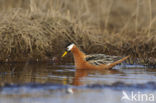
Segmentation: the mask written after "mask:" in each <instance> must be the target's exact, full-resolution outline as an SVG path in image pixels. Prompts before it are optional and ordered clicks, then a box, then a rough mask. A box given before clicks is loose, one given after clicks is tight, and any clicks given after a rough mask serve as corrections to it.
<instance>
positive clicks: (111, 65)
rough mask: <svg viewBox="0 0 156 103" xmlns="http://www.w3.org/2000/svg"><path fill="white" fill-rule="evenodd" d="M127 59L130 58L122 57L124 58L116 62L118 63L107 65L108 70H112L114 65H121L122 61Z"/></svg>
mask: <svg viewBox="0 0 156 103" xmlns="http://www.w3.org/2000/svg"><path fill="white" fill-rule="evenodd" d="M129 57H130V56H126V57H124V58H122V59H120V60H118V61H116V62H114V63H111V64H109V65H108V68H112V67H114V66H115V65H117V64H120V63H122V62H123V61H125V60H126V59H127V58H129Z"/></svg>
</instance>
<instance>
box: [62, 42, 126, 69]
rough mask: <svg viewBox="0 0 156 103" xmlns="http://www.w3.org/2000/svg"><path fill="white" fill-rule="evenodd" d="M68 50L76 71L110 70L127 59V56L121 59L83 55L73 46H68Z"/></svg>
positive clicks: (99, 55) (100, 55)
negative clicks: (71, 55) (71, 54)
mask: <svg viewBox="0 0 156 103" xmlns="http://www.w3.org/2000/svg"><path fill="white" fill-rule="evenodd" d="M68 49H69V50H70V51H71V52H72V53H73V56H74V62H75V66H76V68H77V69H98V70H99V69H100V70H101V69H111V68H112V67H114V66H115V65H117V64H119V63H121V62H123V61H124V60H126V59H127V58H128V57H129V56H127V57H124V58H122V59H121V58H120V57H118V56H109V55H105V54H92V55H85V54H84V53H83V52H82V51H80V49H79V48H78V47H77V46H76V45H75V44H72V45H70V46H69V48H68ZM64 54H66V53H64ZM63 56H64V55H63Z"/></svg>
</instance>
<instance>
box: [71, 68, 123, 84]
mask: <svg viewBox="0 0 156 103" xmlns="http://www.w3.org/2000/svg"><path fill="white" fill-rule="evenodd" d="M97 72H98V73H99V74H102V75H108V74H119V73H120V74H122V72H120V71H118V70H114V69H110V70H89V69H83V70H82V69H76V72H75V77H74V80H73V85H75V86H80V85H83V84H82V82H81V79H82V78H83V77H86V76H88V74H95V73H97ZM123 74H124V73H123Z"/></svg>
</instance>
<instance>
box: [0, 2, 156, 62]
mask: <svg viewBox="0 0 156 103" xmlns="http://www.w3.org/2000/svg"><path fill="white" fill-rule="evenodd" d="M0 2H1V3H0V11H1V13H0V19H1V20H0V46H1V48H0V60H1V61H29V60H36V59H38V60H48V59H51V58H52V57H53V56H58V57H59V56H60V55H61V54H62V53H63V51H64V49H65V46H66V45H67V44H68V43H71V42H74V43H75V44H77V45H78V46H79V47H80V48H81V49H82V50H83V51H85V52H86V53H88V54H89V53H105V54H109V55H131V57H132V58H131V59H132V60H133V61H135V62H139V63H144V64H155V63H156V36H155V33H156V30H155V27H156V17H155V16H156V7H155V4H156V1H154V0H16V1H15V0H1V1H0ZM138 58H139V60H138Z"/></svg>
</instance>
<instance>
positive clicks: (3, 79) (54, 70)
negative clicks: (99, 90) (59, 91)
mask: <svg viewBox="0 0 156 103" xmlns="http://www.w3.org/2000/svg"><path fill="white" fill-rule="evenodd" d="M70 70H71V68H62V67H58V66H53V65H51V64H42V65H41V64H33V65H30V64H29V65H28V64H18V65H17V64H3V65H0V84H1V85H3V84H5V83H8V84H12V83H14V84H24V83H56V84H62V83H63V81H64V80H66V81H68V82H71V81H70V79H71V78H72V77H73V76H74V71H70Z"/></svg>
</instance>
